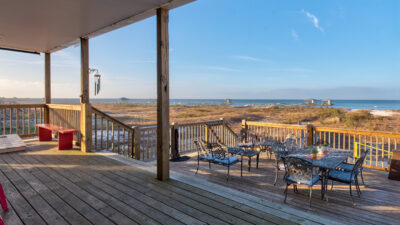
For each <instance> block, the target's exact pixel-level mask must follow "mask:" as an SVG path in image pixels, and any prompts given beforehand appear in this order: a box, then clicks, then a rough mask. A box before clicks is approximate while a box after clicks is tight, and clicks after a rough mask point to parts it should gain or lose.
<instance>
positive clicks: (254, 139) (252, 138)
mask: <svg viewBox="0 0 400 225" xmlns="http://www.w3.org/2000/svg"><path fill="white" fill-rule="evenodd" d="M247 141H248V142H250V143H252V144H256V143H257V142H259V140H258V136H257V135H256V134H253V133H249V134H248V137H247Z"/></svg>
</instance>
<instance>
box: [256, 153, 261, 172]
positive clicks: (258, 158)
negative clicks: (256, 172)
mask: <svg viewBox="0 0 400 225" xmlns="http://www.w3.org/2000/svg"><path fill="white" fill-rule="evenodd" d="M258 161H260V154H258V155H257V162H256V168H257V169H258Z"/></svg>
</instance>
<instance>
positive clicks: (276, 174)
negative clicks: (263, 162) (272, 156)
mask: <svg viewBox="0 0 400 225" xmlns="http://www.w3.org/2000/svg"><path fill="white" fill-rule="evenodd" d="M278 170H279V162H278V160H276V167H275V181H274V186H275V185H276V182H277V181H278Z"/></svg>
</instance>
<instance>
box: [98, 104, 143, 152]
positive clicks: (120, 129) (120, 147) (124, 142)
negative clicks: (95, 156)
mask: <svg viewBox="0 0 400 225" xmlns="http://www.w3.org/2000/svg"><path fill="white" fill-rule="evenodd" d="M92 137H93V139H92V140H93V143H92V144H93V148H94V149H96V150H108V151H111V152H116V153H118V154H122V155H125V156H128V157H134V155H135V151H134V130H133V128H132V127H130V126H128V125H126V124H124V123H122V122H121V121H119V120H117V119H114V118H113V117H111V116H109V115H107V114H105V113H103V112H102V111H100V110H98V109H96V108H95V107H92Z"/></svg>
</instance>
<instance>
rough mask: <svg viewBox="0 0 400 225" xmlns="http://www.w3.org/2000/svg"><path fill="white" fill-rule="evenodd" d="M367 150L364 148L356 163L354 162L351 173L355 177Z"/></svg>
mask: <svg viewBox="0 0 400 225" xmlns="http://www.w3.org/2000/svg"><path fill="white" fill-rule="evenodd" d="M368 153H369V150H368V149H367V150H365V151H363V152H362V153H361V156H360V158H359V159H357V161H356V163H355V164H354V167H353V170H352V171H351V174H352V176H353V177H357V175H358V173H359V172H360V171H361V168H362V165H363V164H364V161H365V158H366V157H367V155H368Z"/></svg>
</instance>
